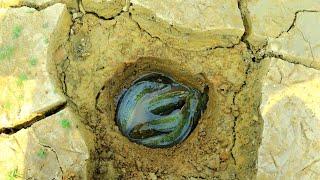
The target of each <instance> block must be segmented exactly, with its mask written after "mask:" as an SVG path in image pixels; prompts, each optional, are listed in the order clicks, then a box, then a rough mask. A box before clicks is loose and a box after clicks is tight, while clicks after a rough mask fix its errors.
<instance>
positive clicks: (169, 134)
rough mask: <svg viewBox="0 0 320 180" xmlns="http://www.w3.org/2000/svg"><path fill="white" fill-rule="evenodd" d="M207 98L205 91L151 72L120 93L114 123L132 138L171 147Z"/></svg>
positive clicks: (153, 145) (190, 125) (193, 121)
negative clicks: (202, 91)
mask: <svg viewBox="0 0 320 180" xmlns="http://www.w3.org/2000/svg"><path fill="white" fill-rule="evenodd" d="M207 101H208V95H207V94H206V93H201V92H200V91H199V90H197V89H196V88H193V87H189V86H186V85H184V84H182V83H179V82H176V81H175V80H174V79H173V78H171V77H168V76H166V75H165V74H162V73H156V72H152V73H148V74H146V75H143V76H141V77H139V78H138V79H137V80H135V81H134V83H133V84H132V86H131V87H129V88H128V89H127V90H125V91H124V92H123V93H122V95H121V96H120V99H119V101H118V103H117V112H116V123H117V125H118V127H119V129H120V131H121V132H122V134H123V135H124V136H126V137H127V138H129V140H130V141H132V142H135V143H138V144H142V145H145V146H147V147H151V148H164V147H171V146H173V145H176V144H179V143H181V142H182V141H183V140H185V139H186V138H187V137H188V136H189V134H190V133H191V132H192V130H193V129H194V128H195V127H196V125H197V122H198V119H199V118H200V116H201V115H202V113H203V111H204V110H205V109H206V104H207Z"/></svg>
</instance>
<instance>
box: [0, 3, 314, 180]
mask: <svg viewBox="0 0 320 180" xmlns="http://www.w3.org/2000/svg"><path fill="white" fill-rule="evenodd" d="M0 7H1V9H0V65H1V66H0V91H1V92H0V147H1V153H0V169H1V171H0V179H8V178H13V179H192V178H196V179H213V178H217V179H286V178H293V179H317V178H319V177H320V160H319V159H320V153H319V152H320V146H319V144H320V142H319V139H320V133H319V132H320V114H319V112H320V109H319V107H320V106H319V104H320V96H319V90H320V71H319V70H320V33H319V31H318V30H317V28H316V27H317V26H319V25H320V13H319V11H320V1H318V0H316V1H315V0H307V1H304V2H303V3H301V1H298V0H293V1H292V0H291V1H287V0H285V1H268V0H239V1H237V0H231V1H227V2H226V1H222V0H218V1H214V2H209V1H202V0H190V1H183V2H180V1H167V0H165V1H160V2H159V1H153V0H151V1H141V0H131V1H129V0H100V1H93V0H71V1H66V0H39V1H35V0H9V1H7V0H0ZM212 12H214V13H212ZM149 71H161V72H164V73H167V74H170V75H172V76H173V77H175V78H176V79H178V80H179V81H181V82H184V83H186V84H189V85H191V86H194V87H197V88H198V89H203V88H204V85H207V86H208V87H209V93H208V94H209V102H208V108H207V110H206V112H205V113H204V114H203V116H202V118H201V119H200V121H199V124H198V126H197V127H196V129H195V130H194V131H193V133H192V134H191V135H190V137H188V139H187V140H186V141H184V142H183V143H181V144H179V145H177V146H175V147H172V148H167V149H150V148H146V147H143V146H141V145H137V144H134V143H131V142H130V141H129V140H128V139H126V138H125V137H123V136H122V135H121V133H120V131H119V129H118V127H117V126H116V125H115V122H114V115H115V108H116V107H115V98H116V96H117V95H118V94H119V92H120V91H121V90H122V89H123V88H127V85H128V84H130V83H131V82H132V81H133V80H134V79H135V78H136V77H138V76H139V75H141V74H143V73H145V72H149Z"/></svg>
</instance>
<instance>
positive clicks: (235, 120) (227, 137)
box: [57, 13, 263, 179]
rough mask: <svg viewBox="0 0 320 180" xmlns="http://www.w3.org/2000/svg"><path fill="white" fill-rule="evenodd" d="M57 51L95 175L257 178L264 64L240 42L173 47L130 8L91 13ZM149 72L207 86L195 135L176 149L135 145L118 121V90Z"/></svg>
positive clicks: (77, 23)
mask: <svg viewBox="0 0 320 180" xmlns="http://www.w3.org/2000/svg"><path fill="white" fill-rule="evenodd" d="M72 30H73V34H70V38H69V41H68V43H67V44H65V46H64V47H62V48H61V51H60V52H59V53H64V54H66V58H65V59H64V61H62V62H58V64H57V67H58V69H57V71H58V74H59V80H60V87H61V89H62V90H63V92H64V94H65V95H66V96H67V97H68V101H69V104H71V105H72V107H73V109H74V110H75V111H76V112H77V113H78V114H79V115H80V116H81V117H82V119H83V123H84V124H86V125H87V126H89V127H90V129H91V131H92V132H93V133H94V134H95V136H96V142H95V151H93V152H91V153H92V156H93V157H94V159H93V164H94V168H93V169H92V173H93V176H94V177H93V178H94V179H132V178H134V179H155V178H159V179H189V178H200V179H214V178H216V179H248V178H249V179H252V178H253V177H254V176H255V174H256V167H255V165H256V161H257V150H258V147H259V144H260V136H261V130H262V120H261V118H260V116H259V114H258V107H259V101H260V94H259V92H260V87H261V85H260V83H259V82H260V81H259V78H260V73H261V72H262V69H261V68H260V66H262V64H263V63H254V62H252V61H251V56H250V53H249V52H248V51H247V47H246V46H245V44H243V43H239V44H237V45H235V46H234V47H231V48H214V49H207V50H203V51H188V50H183V49H176V48H174V47H170V45H168V44H165V43H163V42H162V41H161V39H160V38H158V37H152V36H151V35H150V34H148V33H147V32H146V31H144V30H143V29H141V28H140V26H139V25H138V24H137V23H136V22H135V21H134V20H132V18H131V17H130V14H129V13H122V14H121V15H119V16H117V17H115V18H114V19H110V20H105V19H101V18H99V17H97V16H96V15H94V14H86V15H84V16H83V17H82V18H81V19H80V20H79V19H78V20H77V21H75V22H74V24H73V26H72ZM147 72H161V73H164V74H167V75H169V76H172V77H173V78H174V79H176V80H177V81H179V82H183V83H185V84H187V85H190V86H193V87H195V88H197V89H199V90H201V91H202V92H203V91H206V92H207V93H208V95H209V101H208V104H207V109H206V111H205V113H204V114H203V115H202V117H201V119H200V120H199V123H198V125H197V127H196V128H195V130H194V131H193V132H192V134H191V135H190V136H189V137H188V138H187V139H186V140H185V141H184V142H183V143H181V144H179V145H176V146H174V147H171V148H163V149H152V148H147V147H144V146H142V145H138V144H135V143H132V142H130V141H129V140H128V139H127V138H126V137H124V136H123V135H122V134H121V132H120V131H119V129H118V127H117V126H116V124H115V112H116V101H117V97H118V96H119V94H121V91H122V90H123V89H125V88H127V87H128V86H130V84H131V83H132V81H134V80H135V79H136V78H137V77H139V76H140V75H142V74H145V73H147Z"/></svg>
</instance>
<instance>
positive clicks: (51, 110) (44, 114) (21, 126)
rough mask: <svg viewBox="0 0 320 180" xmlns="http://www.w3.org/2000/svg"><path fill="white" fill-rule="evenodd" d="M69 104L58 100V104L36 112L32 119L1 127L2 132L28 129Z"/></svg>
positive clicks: (11, 132)
mask: <svg viewBox="0 0 320 180" xmlns="http://www.w3.org/2000/svg"><path fill="white" fill-rule="evenodd" d="M66 106H67V102H66V101H63V102H57V103H56V104H53V105H51V106H49V107H46V108H44V109H42V110H39V111H38V112H34V113H33V114H32V115H33V116H34V117H32V118H30V120H28V121H26V122H23V123H22V124H19V125H16V126H14V127H10V128H2V129H0V134H8V135H11V134H14V133H16V132H18V131H20V130H21V129H27V128H29V127H30V126H32V125H33V124H34V123H36V122H38V121H41V120H42V119H45V118H47V117H49V116H51V115H54V114H56V113H58V112H60V111H62V110H63V109H64V108H65V107H66Z"/></svg>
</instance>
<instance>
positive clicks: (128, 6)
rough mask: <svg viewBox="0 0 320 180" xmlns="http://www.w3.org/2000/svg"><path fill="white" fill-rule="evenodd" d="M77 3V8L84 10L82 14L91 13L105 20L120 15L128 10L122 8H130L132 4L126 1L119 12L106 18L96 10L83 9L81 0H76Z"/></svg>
mask: <svg viewBox="0 0 320 180" xmlns="http://www.w3.org/2000/svg"><path fill="white" fill-rule="evenodd" d="M78 5H79V10H80V11H84V12H83V13H84V14H91V15H94V16H96V17H97V18H99V19H102V20H105V21H110V20H114V19H115V18H116V17H118V16H121V15H122V14H123V13H126V12H128V11H127V10H124V8H126V9H130V7H131V6H132V3H130V1H126V5H125V7H123V9H122V10H121V11H120V12H119V13H117V14H115V15H113V16H111V17H109V18H106V17H104V16H100V15H99V14H98V13H96V12H94V11H87V10H85V9H84V7H83V4H82V0H78Z"/></svg>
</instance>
